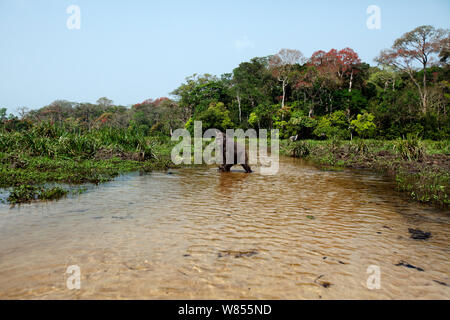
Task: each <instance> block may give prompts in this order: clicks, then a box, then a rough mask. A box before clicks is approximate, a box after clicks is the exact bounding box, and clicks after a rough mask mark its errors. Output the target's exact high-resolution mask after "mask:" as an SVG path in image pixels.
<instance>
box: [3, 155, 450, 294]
mask: <svg viewBox="0 0 450 320" xmlns="http://www.w3.org/2000/svg"><path fill="white" fill-rule="evenodd" d="M234 170H235V172H232V173H228V174H227V173H222V174H220V173H218V172H217V169H216V168H214V167H210V168H207V167H206V168H205V167H202V168H184V169H176V170H171V172H172V174H166V173H152V174H148V175H142V176H140V175H139V174H131V175H126V176H123V177H121V178H118V179H117V180H115V181H113V182H110V183H107V184H104V185H101V186H99V187H95V188H92V189H90V190H89V191H88V192H87V193H84V194H81V195H79V196H77V197H71V198H66V199H62V200H60V201H58V202H49V203H32V204H26V205H22V206H20V207H15V208H10V207H9V206H8V205H1V206H0V298H3V299H12V298H18V299H104V298H106V299H110V298H120V299H122V298H124V299H321V298H322V299H449V298H450V288H449V286H448V285H450V279H449V271H450V265H449V258H450V251H449V239H450V232H449V224H450V215H449V213H448V212H442V211H438V210H435V209H432V208H429V207H425V206H421V205H418V204H416V203H413V202H409V201H406V200H404V198H401V197H399V195H398V194H396V193H395V192H393V191H392V190H393V189H392V183H391V182H389V181H387V180H386V179H384V178H383V177H379V176H375V175H373V174H370V173H367V172H362V171H350V170H344V171H341V172H326V171H321V170H318V169H317V168H315V167H314V166H312V165H310V164H307V163H305V162H303V161H302V160H295V159H290V158H282V159H281V164H280V171H279V173H278V174H277V175H274V176H263V175H260V174H259V173H258V172H255V173H253V174H250V175H247V174H244V173H242V172H240V171H241V168H237V167H236V168H235V169H234ZM409 228H414V229H421V230H423V231H427V232H431V233H432V237H431V238H430V239H428V240H414V239H411V238H410V234H409V232H408V229H409ZM401 261H403V262H404V265H399V266H396V264H399V263H400V262H401ZM407 264H409V265H411V266H415V267H418V268H421V269H423V271H419V270H418V269H412V268H408V267H406V266H405V265H407ZM71 265H77V266H79V268H80V270H81V288H80V290H69V289H68V288H67V287H66V280H67V279H68V277H69V274H66V273H65V272H66V270H67V267H68V266H71ZM371 265H375V266H378V267H379V268H380V289H378V290H377V289H375V290H369V289H368V287H367V285H366V281H367V278H368V277H369V276H370V275H371V274H368V273H367V268H368V267H369V266H371Z"/></svg>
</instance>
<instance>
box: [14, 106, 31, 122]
mask: <svg viewBox="0 0 450 320" xmlns="http://www.w3.org/2000/svg"><path fill="white" fill-rule="evenodd" d="M29 111H30V109H28V108H27V107H18V108H17V113H18V114H19V117H20V119H21V120H23V119H25V116H26V115H27V114H28V112H29Z"/></svg>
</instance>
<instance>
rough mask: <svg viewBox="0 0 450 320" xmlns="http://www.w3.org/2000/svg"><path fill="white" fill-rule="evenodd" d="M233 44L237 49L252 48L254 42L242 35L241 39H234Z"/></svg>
mask: <svg viewBox="0 0 450 320" xmlns="http://www.w3.org/2000/svg"><path fill="white" fill-rule="evenodd" d="M235 46H236V48H237V49H239V50H242V49H247V48H254V47H255V42H253V41H251V40H249V39H248V37H247V36H244V37H242V38H241V39H239V40H236V42H235Z"/></svg>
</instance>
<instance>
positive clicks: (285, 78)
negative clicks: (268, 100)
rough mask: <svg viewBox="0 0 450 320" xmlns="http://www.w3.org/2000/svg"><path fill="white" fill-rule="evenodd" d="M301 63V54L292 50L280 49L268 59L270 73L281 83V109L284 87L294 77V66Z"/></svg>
mask: <svg viewBox="0 0 450 320" xmlns="http://www.w3.org/2000/svg"><path fill="white" fill-rule="evenodd" d="M303 62H304V57H303V53H301V52H300V51H298V50H292V49H282V50H280V52H278V53H277V54H276V55H274V56H272V57H271V58H270V61H269V67H270V70H271V71H272V74H273V75H274V77H276V78H277V79H278V81H280V82H281V87H282V89H283V97H282V100H281V108H282V109H283V108H284V103H285V99H286V87H287V86H288V84H289V82H290V81H292V80H293V79H294V77H295V65H296V64H299V63H303Z"/></svg>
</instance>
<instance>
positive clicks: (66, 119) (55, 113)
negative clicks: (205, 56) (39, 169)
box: [0, 26, 450, 140]
mask: <svg viewBox="0 0 450 320" xmlns="http://www.w3.org/2000/svg"><path fill="white" fill-rule="evenodd" d="M449 39H450V38H449V31H448V30H443V29H436V28H434V27H432V26H421V27H418V28H416V29H414V30H412V31H410V32H407V33H405V34H404V35H403V36H402V37H400V38H399V39H397V40H396V41H395V42H394V44H393V46H392V47H391V48H389V49H386V50H383V51H381V53H380V54H379V55H378V57H377V58H376V59H375V61H376V62H377V64H378V66H376V67H375V66H370V65H369V64H368V63H365V62H362V61H361V60H360V58H359V56H358V54H357V53H356V52H355V51H354V50H352V49H350V48H345V49H342V50H335V49H332V50H329V51H317V52H315V53H314V54H313V55H312V56H311V57H308V58H306V57H304V56H303V54H302V53H301V52H300V51H298V50H290V49H283V50H281V51H280V52H279V53H277V54H275V55H272V56H268V57H257V58H253V59H251V60H250V61H249V62H243V63H241V64H240V65H239V66H238V67H237V68H235V69H234V70H233V71H232V72H231V73H227V74H223V75H221V76H220V77H217V76H212V75H209V74H204V75H196V74H195V75H193V76H191V77H189V78H187V79H186V81H185V83H183V84H182V85H181V86H179V87H178V88H177V89H175V90H174V91H173V92H172V95H173V96H174V99H168V98H160V99H157V100H151V99H150V100H146V101H144V102H142V103H138V104H135V105H133V106H132V107H131V108H127V107H125V106H117V105H114V103H113V101H111V100H109V99H107V98H100V99H99V100H98V101H97V103H96V104H91V103H74V102H69V101H64V100H58V101H55V102H53V103H51V104H50V105H48V106H45V107H43V108H41V109H39V110H31V111H30V110H27V109H26V108H24V107H22V108H19V109H18V111H19V116H9V117H7V116H6V109H0V119H1V122H2V127H3V128H4V129H5V130H20V129H21V128H27V126H30V125H31V124H32V123H33V122H43V121H46V122H52V123H55V124H61V125H64V126H65V127H66V128H68V130H69V129H70V130H92V129H96V128H99V127H102V126H113V127H119V128H129V127H132V128H133V129H136V130H139V131H140V132H142V134H145V135H158V134H162V135H169V134H171V132H172V131H173V130H174V129H177V128H180V127H186V128H188V129H190V128H192V124H193V121H194V120H199V121H203V129H205V130H206V129H208V128H212V127H214V128H218V129H227V128H243V129H247V128H255V129H258V128H265V129H272V128H275V129H279V130H280V135H281V137H282V138H288V137H290V136H295V135H299V137H300V138H301V139H330V138H338V139H350V138H352V137H354V136H359V137H362V138H379V139H396V138H401V137H405V136H407V135H411V134H412V135H415V136H417V137H420V138H423V139H434V140H440V139H448V138H450V116H449V114H448V109H449V101H450V69H449V64H448V57H449V52H450V49H449V48H450V40H449Z"/></svg>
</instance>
